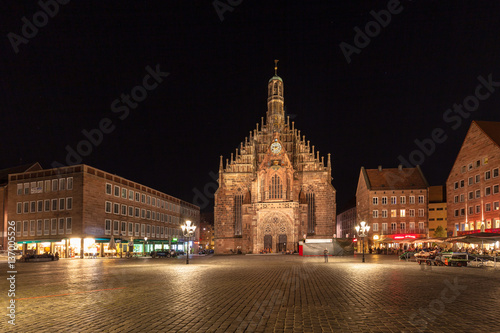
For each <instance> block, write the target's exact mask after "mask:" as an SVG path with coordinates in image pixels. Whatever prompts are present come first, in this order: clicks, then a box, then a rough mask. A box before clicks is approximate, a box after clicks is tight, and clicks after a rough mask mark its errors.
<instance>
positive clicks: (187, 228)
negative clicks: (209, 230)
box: [181, 220, 196, 265]
mask: <svg viewBox="0 0 500 333" xmlns="http://www.w3.org/2000/svg"><path fill="white" fill-rule="evenodd" d="M181 228H182V233H183V234H184V237H187V238H188V242H187V253H186V265H187V264H189V239H190V238H191V237H192V236H193V235H194V231H195V230H196V226H195V225H191V221H189V220H188V221H186V224H185V225H183V226H181Z"/></svg>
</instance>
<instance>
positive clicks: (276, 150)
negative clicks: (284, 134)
mask: <svg viewBox="0 0 500 333" xmlns="http://www.w3.org/2000/svg"><path fill="white" fill-rule="evenodd" d="M280 151H281V145H280V144H279V142H273V144H272V145H271V152H272V153H273V154H279V153H280Z"/></svg>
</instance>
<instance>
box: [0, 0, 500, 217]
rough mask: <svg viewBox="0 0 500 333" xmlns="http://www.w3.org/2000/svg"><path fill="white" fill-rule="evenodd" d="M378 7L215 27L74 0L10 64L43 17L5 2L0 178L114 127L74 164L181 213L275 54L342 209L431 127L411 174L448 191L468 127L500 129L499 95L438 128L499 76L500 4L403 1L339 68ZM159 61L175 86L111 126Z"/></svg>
mask: <svg viewBox="0 0 500 333" xmlns="http://www.w3.org/2000/svg"><path fill="white" fill-rule="evenodd" d="M226 1H227V0H221V2H223V3H225V2H226ZM233 3H238V1H236V0H233ZM387 4H388V1H307V2H304V1H290V0H288V1H255V0H252V1H250V0H244V1H241V4H239V5H237V6H235V7H234V9H233V11H232V12H230V11H227V12H225V13H224V20H223V21H221V20H220V19H219V17H218V15H217V13H216V10H215V9H214V7H213V5H212V1H203V2H202V1H186V0H182V1H104V2H103V1H79V2H77V1H71V2H69V3H68V4H66V5H60V8H59V11H58V13H57V14H56V15H54V17H53V18H49V20H48V23H47V24H46V25H45V26H41V27H40V28H39V31H38V33H37V34H36V36H33V37H32V38H29V39H27V41H28V42H27V43H26V44H20V45H19V46H18V47H19V52H18V53H17V54H16V53H15V52H14V50H13V47H12V45H11V42H10V41H9V39H8V37H7V36H8V35H7V34H8V33H9V32H12V33H15V34H18V35H21V34H22V32H21V29H22V26H23V24H24V23H23V21H22V18H23V16H25V17H26V18H27V19H28V20H29V21H31V22H32V21H33V15H34V14H35V13H37V12H38V11H40V10H41V8H40V6H39V5H38V4H37V3H36V2H35V1H30V2H27V1H25V2H23V1H8V2H2V3H1V4H0V6H1V7H0V8H1V11H0V12H1V16H2V17H1V20H0V22H1V23H0V25H1V36H2V37H1V38H2V43H1V44H0V45H1V50H0V52H1V53H0V54H1V57H2V59H1V64H0V70H1V76H0V82H1V86H0V108H1V110H2V119H3V123H2V130H1V132H0V133H1V134H0V135H1V146H0V147H1V148H0V153H1V155H0V156H2V160H1V165H0V168H6V167H10V166H15V165H17V164H19V162H20V160H21V159H22V161H23V163H27V162H32V161H39V162H40V163H42V165H43V166H44V167H50V165H51V164H52V162H53V161H58V162H59V163H62V164H66V161H65V159H66V155H67V151H66V147H67V146H69V147H72V148H73V149H76V147H77V145H78V143H79V142H81V140H84V139H85V137H84V135H83V134H82V130H88V131H90V130H91V129H94V128H97V127H98V126H99V122H100V121H101V120H102V119H103V118H109V119H111V121H112V122H113V126H115V129H114V131H113V132H112V133H109V134H104V135H103V139H102V142H101V143H100V144H99V145H98V146H96V147H95V146H94V147H93V148H92V152H91V153H90V154H89V155H88V156H85V157H84V158H83V160H82V162H83V163H86V164H89V165H92V166H94V167H97V168H100V169H103V170H105V171H108V172H111V173H115V174H117V175H120V176H123V177H126V178H128V179H131V180H133V181H137V182H139V183H142V184H145V185H148V186H151V187H153V188H155V189H158V190H161V191H164V192H167V193H169V194H172V195H174V196H177V197H179V198H181V199H184V200H187V201H191V202H192V201H193V196H194V192H193V189H195V188H196V189H199V190H200V191H201V192H203V190H204V187H206V188H207V189H213V180H212V179H211V177H210V174H209V173H210V171H214V172H217V170H218V164H219V155H224V158H227V157H229V156H230V154H231V152H234V149H235V148H236V147H238V146H239V143H240V142H241V141H242V140H244V138H245V136H247V135H248V133H249V131H250V130H252V129H253V128H255V123H257V122H260V117H262V116H265V112H266V99H267V82H268V80H269V78H270V77H271V76H272V75H273V65H274V64H273V60H274V59H280V62H279V70H278V72H279V75H280V76H281V77H282V78H283V80H284V82H285V105H286V110H287V112H288V114H290V115H291V117H292V118H293V120H294V121H295V126H296V128H298V129H300V130H301V132H302V134H305V135H306V139H307V140H311V144H314V145H315V146H316V150H319V151H320V153H321V154H322V155H323V154H325V155H326V153H332V163H333V177H334V180H333V185H334V186H335V187H336V189H337V195H338V203H339V207H340V206H342V204H343V203H345V202H346V201H348V200H349V199H350V198H351V197H352V196H353V195H354V194H355V190H356V184H357V178H358V174H359V169H360V167H361V166H365V167H367V168H376V167H377V166H378V165H380V164H381V165H383V166H385V167H396V166H397V165H398V164H399V161H398V156H400V155H402V156H405V158H408V156H409V155H410V153H411V152H412V151H413V150H414V149H415V148H416V146H415V143H414V140H415V139H420V140H422V139H425V138H429V137H430V135H431V134H430V133H431V131H432V130H433V129H435V128H442V129H443V130H444V131H445V133H446V135H447V136H448V139H447V140H446V141H445V142H444V143H441V144H437V145H436V148H435V152H434V153H433V154H431V155H430V156H426V157H425V159H424V161H423V163H421V164H422V169H423V171H424V174H425V175H426V177H427V179H428V181H429V183H430V184H431V185H437V184H444V182H445V181H446V177H447V175H448V173H449V170H450V169H451V167H452V164H453V161H454V159H455V157H456V154H457V153H458V150H459V147H460V144H461V143H462V141H463V139H464V136H465V133H466V131H467V129H468V127H469V124H470V121H471V120H472V119H480V120H495V121H499V120H500V115H498V111H497V110H499V109H500V92H496V93H493V94H491V96H490V97H489V98H488V99H486V100H485V101H481V103H480V105H479V108H478V110H477V111H475V112H473V113H472V114H471V116H470V117H469V118H468V119H464V121H463V123H462V124H461V125H460V126H457V127H458V128H457V129H456V130H454V129H452V127H451V125H453V124H454V123H449V122H448V123H447V122H445V121H444V120H443V114H444V113H445V111H446V110H447V109H448V108H451V107H452V106H453V104H454V103H462V101H463V100H464V98H466V97H467V96H469V95H472V94H474V90H475V87H476V86H477V85H478V84H479V81H478V79H477V77H478V76H479V75H482V76H483V77H487V76H488V75H489V74H491V75H492V77H493V80H495V81H500V62H499V61H498V52H497V51H498V49H499V45H500V37H499V36H500V35H499V31H500V21H499V20H498V12H499V9H500V3H499V2H497V1H477V0H476V1H420V0H419V1H407V0H405V1H402V2H401V5H402V6H403V10H402V12H401V13H400V14H396V15H393V16H392V18H391V22H390V23H389V24H388V25H387V27H385V28H382V29H381V31H380V33H379V34H378V35H376V36H374V37H373V38H371V41H370V43H369V45H367V46H366V47H365V48H363V49H361V51H360V53H359V54H353V55H352V62H351V63H350V64H348V63H347V61H346V59H345V57H344V56H343V54H342V51H341V49H340V47H339V44H340V43H341V42H346V43H349V44H351V45H353V44H354V41H353V40H354V36H355V31H354V30H353V29H354V28H355V27H359V28H361V29H362V30H364V28H365V25H366V24H367V23H368V22H370V21H373V17H372V16H371V15H370V11H372V10H375V11H377V12H378V11H380V10H382V9H386V8H387ZM157 64H159V67H160V70H161V71H164V72H169V73H170V75H169V76H168V77H166V78H164V81H163V82H162V83H161V84H159V86H158V87H157V88H156V89H154V90H152V91H149V93H148V96H147V98H146V99H145V100H144V101H143V102H141V103H139V105H138V106H137V107H136V108H135V109H130V114H129V115H128V117H126V118H125V119H120V118H119V116H120V115H123V114H122V113H113V112H112V110H111V104H112V102H113V101H114V100H115V99H118V98H120V95H121V94H122V93H125V94H130V92H131V90H132V89H133V88H134V87H135V86H137V85H140V84H142V80H143V77H144V76H145V75H146V73H147V71H146V69H145V68H146V66H151V67H153V68H155V67H156V65H157ZM499 89H500V88H499ZM195 203H197V204H201V202H200V201H198V202H195Z"/></svg>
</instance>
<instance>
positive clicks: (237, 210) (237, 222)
mask: <svg viewBox="0 0 500 333" xmlns="http://www.w3.org/2000/svg"><path fill="white" fill-rule="evenodd" d="M242 205H243V195H242V194H237V195H235V196H234V234H235V236H241V229H242V213H241V209H242Z"/></svg>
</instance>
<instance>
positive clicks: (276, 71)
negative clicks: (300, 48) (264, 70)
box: [274, 59, 279, 75]
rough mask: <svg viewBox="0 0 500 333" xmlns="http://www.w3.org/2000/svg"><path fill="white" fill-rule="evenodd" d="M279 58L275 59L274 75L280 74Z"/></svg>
mask: <svg viewBox="0 0 500 333" xmlns="http://www.w3.org/2000/svg"><path fill="white" fill-rule="evenodd" d="M278 61H279V60H278V59H275V60H274V75H278Z"/></svg>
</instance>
